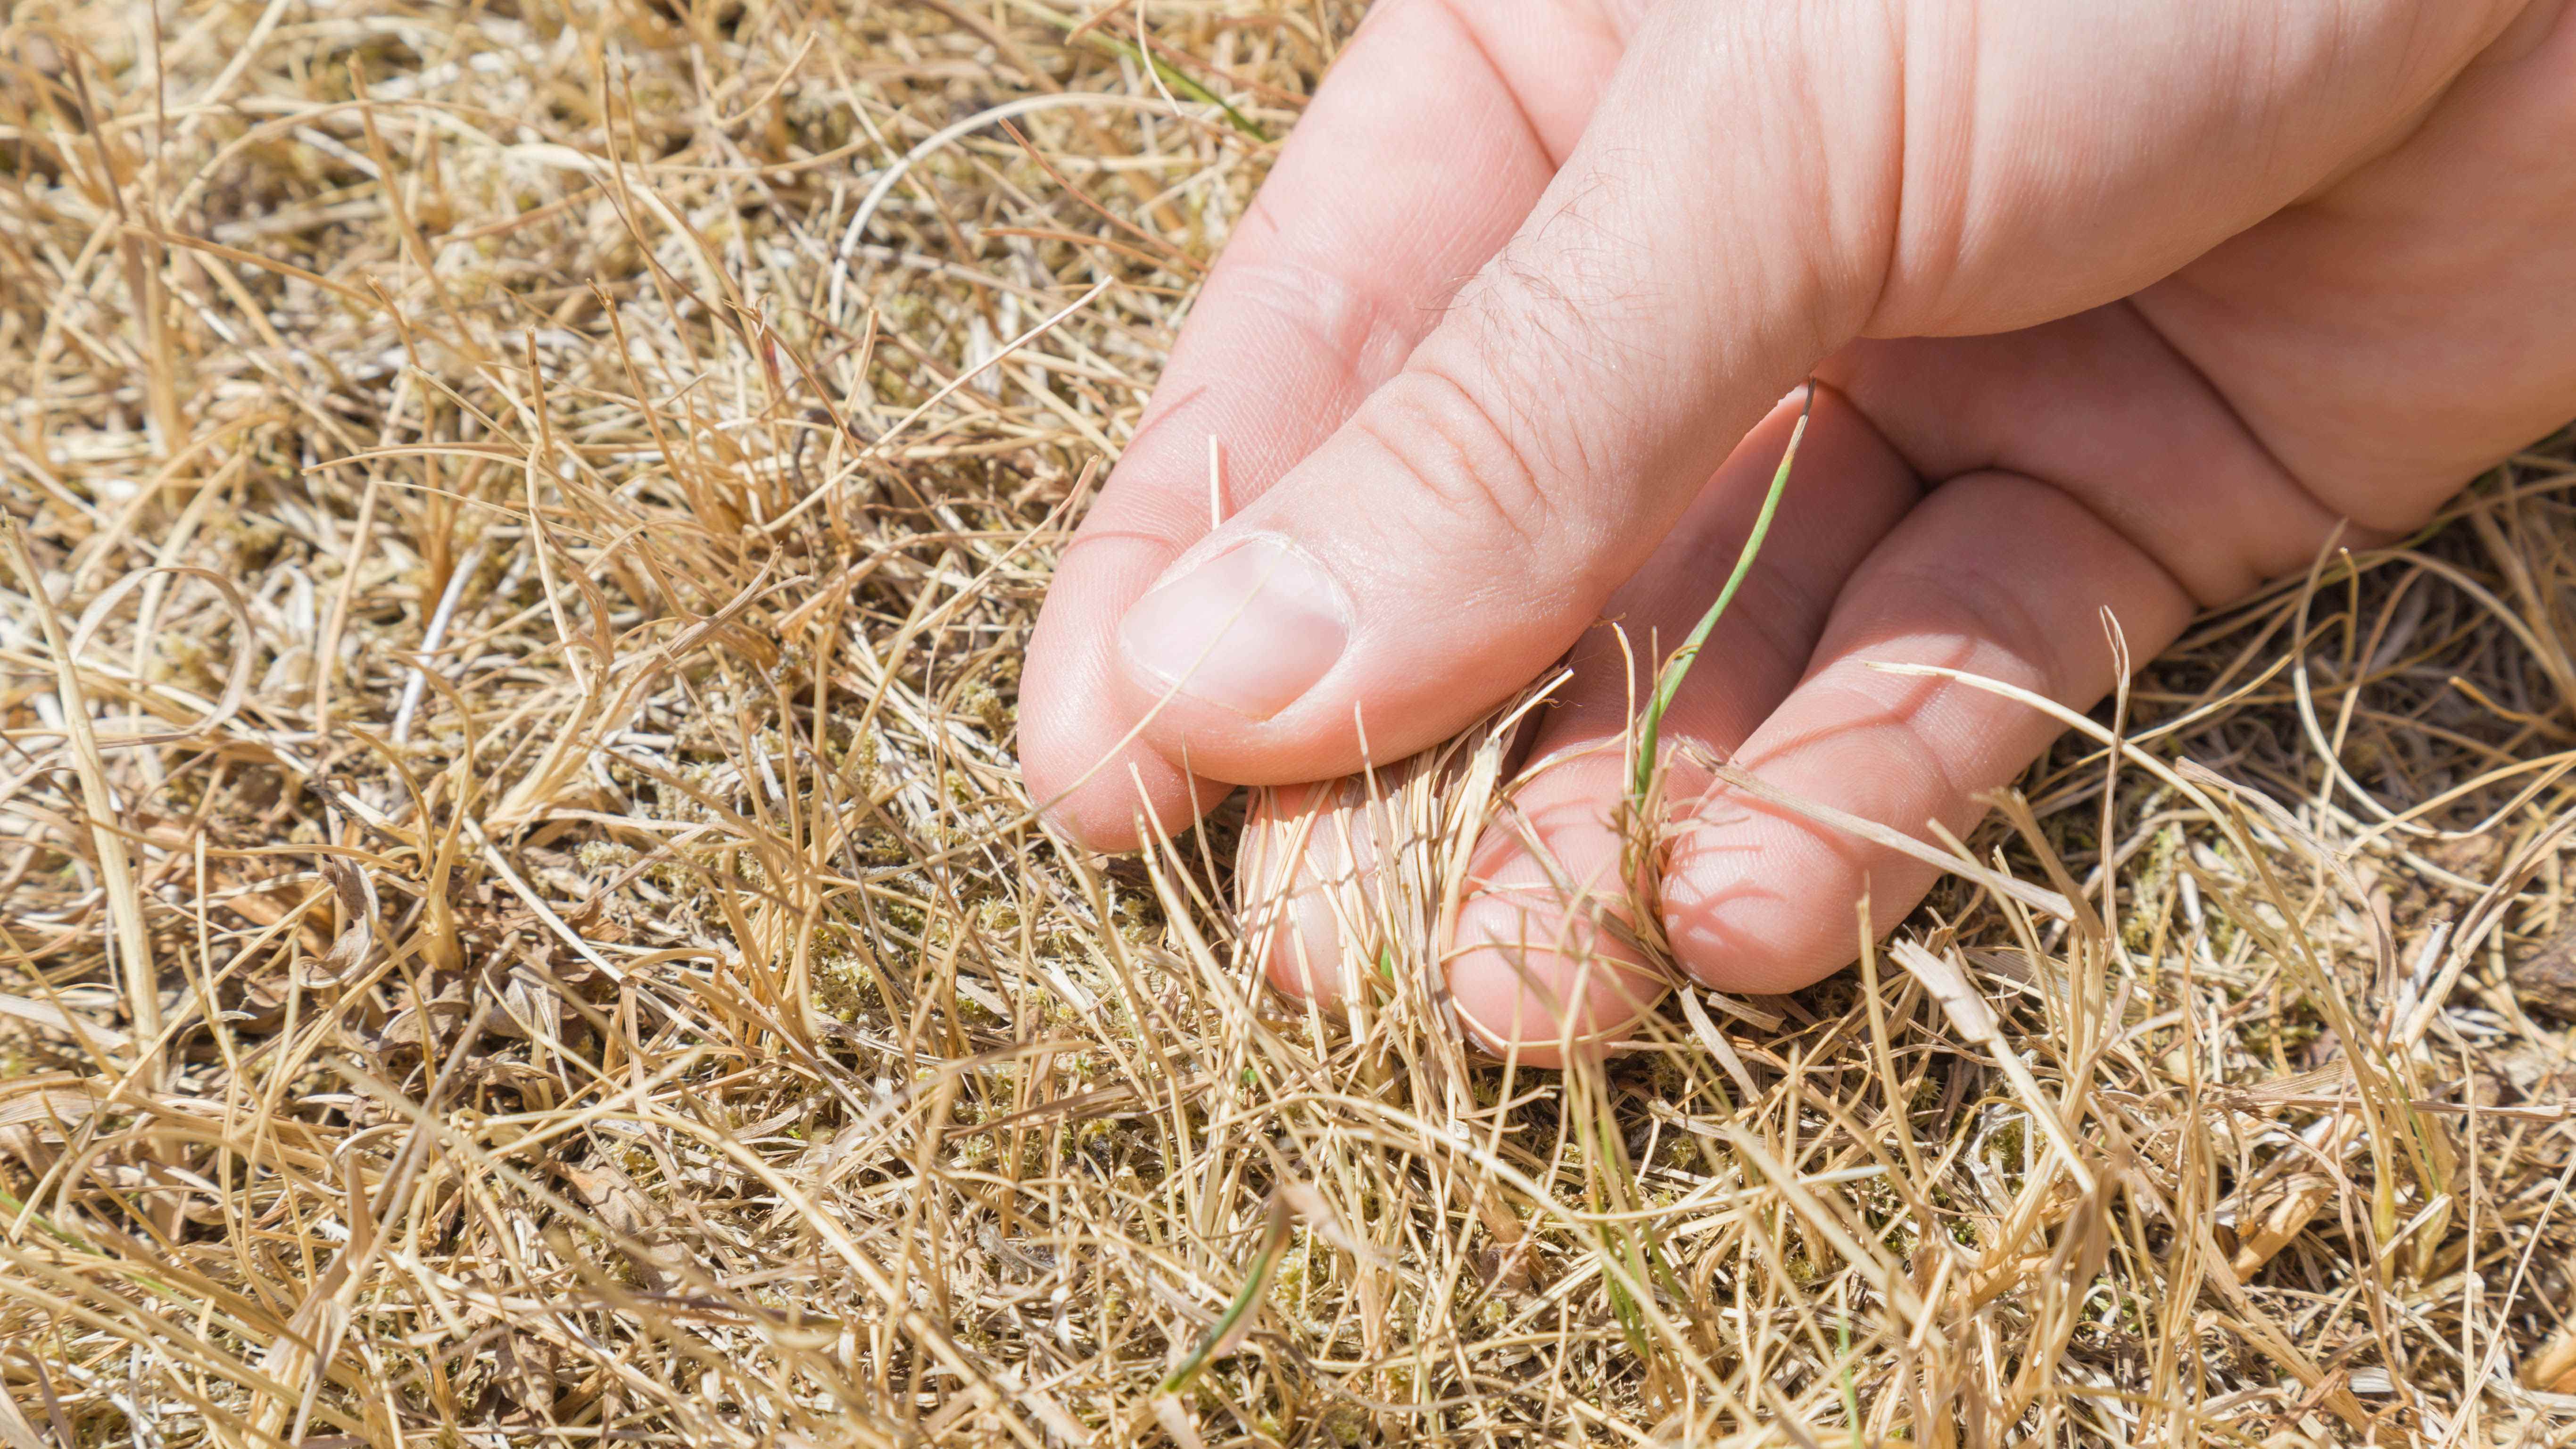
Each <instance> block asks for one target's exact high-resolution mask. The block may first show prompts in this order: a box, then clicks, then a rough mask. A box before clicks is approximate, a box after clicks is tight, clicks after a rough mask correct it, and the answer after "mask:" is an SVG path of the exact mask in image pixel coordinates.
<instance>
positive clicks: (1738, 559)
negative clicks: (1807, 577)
mask: <svg viewBox="0 0 2576 1449" xmlns="http://www.w3.org/2000/svg"><path fill="white" fill-rule="evenodd" d="M1815 411H1816V385H1815V384H1814V383H1812V382H1811V383H1809V384H1807V400H1806V402H1805V403H1804V404H1803V405H1801V406H1800V407H1799V409H1798V424H1797V426H1796V427H1794V428H1791V429H1790V430H1789V446H1788V448H1787V450H1785V451H1784V452H1782V453H1781V454H1780V467H1779V469H1778V470H1777V471H1775V472H1773V473H1772V475H1771V491H1770V492H1769V493H1767V494H1765V495H1764V496H1763V499H1762V511H1761V513H1759V514H1757V515H1755V517H1754V519H1753V531H1752V532H1751V533H1749V534H1746V535H1745V537H1744V548H1743V550H1742V551H1741V552H1739V553H1737V554H1736V556H1735V571H1734V572H1733V573H1730V574H1728V575H1727V576H1726V587H1724V588H1722V589H1720V590H1718V591H1717V602H1715V603H1713V604H1710V605H1709V606H1708V612H1707V613H1705V614H1702V615H1700V616H1699V623H1698V624H1697V625H1695V626H1693V627H1692V629H1691V632H1690V637H1689V638H1688V639H1685V640H1683V641H1682V647H1680V648H1679V649H1676V650H1674V651H1673V654H1672V657H1671V658H1670V659H1667V660H1665V661H1664V667H1663V669H1662V670H1661V671H1660V672H1659V673H1658V674H1657V676H1656V679H1655V694H1654V698H1652V699H1651V700H1648V701H1647V703H1646V723H1645V729H1644V731H1643V733H1642V735H1641V736H1640V738H1639V739H1638V741H1637V774H1636V778H1635V779H1634V780H1632V781H1631V782H1630V783H1629V787H1628V788H1629V793H1630V794H1631V795H1633V796H1634V797H1635V798H1636V800H1637V801H1638V802H1639V803H1640V804H1642V803H1643V802H1644V800H1645V798H1646V789H1647V787H1648V786H1650V785H1652V784H1653V783H1654V781H1655V747H1656V744H1657V742H1658V741H1659V740H1660V739H1661V737H1662V734H1663V727H1664V711H1665V710H1667V709H1669V708H1671V707H1672V703H1673V697H1674V696H1675V695H1677V694H1680V693H1681V691H1682V681H1683V680H1684V679H1685V678H1687V677H1689V675H1690V670H1691V663H1692V661H1694V660H1696V659H1698V658H1699V651H1700V646H1701V645H1704V644H1706V643H1707V642H1708V636H1709V634H1710V633H1711V632H1712V631H1714V630H1715V629H1716V628H1717V621H1718V620H1719V619H1720V618H1721V617H1723V616H1724V615H1725V613H1726V606H1727V605H1729V604H1731V603H1733V602H1735V591H1736V590H1737V589H1740V588H1742V587H1743V586H1744V578H1745V575H1747V574H1750V573H1752V572H1753V560H1754V559H1756V558H1758V557H1760V556H1761V553H1762V540H1763V538H1764V537H1765V536H1767V535H1768V534H1769V533H1770V532H1771V517H1772V515H1773V514H1775V513H1777V512H1779V511H1780V495H1781V494H1782V493H1783V492H1785V491H1787V489H1788V486H1789V469H1790V467H1791V465H1793V464H1795V463H1796V462H1797V461H1798V442H1799V440H1800V439H1802V438H1804V437H1806V436H1807V419H1808V418H1809V417H1811V416H1813V415H1814V413H1815Z"/></svg>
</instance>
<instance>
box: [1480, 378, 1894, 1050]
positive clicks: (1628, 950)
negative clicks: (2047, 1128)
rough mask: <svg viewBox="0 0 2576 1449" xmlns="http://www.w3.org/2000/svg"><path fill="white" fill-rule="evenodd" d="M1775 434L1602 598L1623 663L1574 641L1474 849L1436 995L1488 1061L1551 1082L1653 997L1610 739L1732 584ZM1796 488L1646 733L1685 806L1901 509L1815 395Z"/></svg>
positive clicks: (1796, 669)
mask: <svg viewBox="0 0 2576 1449" xmlns="http://www.w3.org/2000/svg"><path fill="white" fill-rule="evenodd" d="M1793 421H1794V415H1793V411H1792V410H1790V409H1786V408H1784V409H1783V410H1781V411H1778V412H1775V413H1774V414H1773V415H1772V417H1771V418H1769V419H1768V420H1766V422H1765V423H1764V425H1763V426H1762V427H1760V428H1758V429H1756V430H1755V432H1754V433H1753V435H1752V436H1751V437H1749V438H1748V439H1747V440H1746V441H1745V445H1744V446H1743V447H1742V448H1741V449H1739V450H1738V451H1737V452H1736V454H1735V456H1734V457H1732V458H1730V459H1729V460H1728V462H1727V465H1726V467H1725V469H1723V470H1722V471H1721V472H1720V474H1719V477H1718V480H1717V483H1716V485H1715V486H1714V487H1713V488H1712V489H1711V492H1710V495H1709V496H1708V497H1707V498H1706V499H1704V501H1703V502H1702V503H1701V504H1699V505H1695V507H1694V513H1695V514H1697V515H1698V516H1697V517H1694V518H1692V519H1690V520H1688V523H1689V525H1690V526H1688V527H1686V528H1685V530H1684V531H1683V532H1682V533H1680V534H1677V535H1676V538H1675V542H1674V544H1673V545H1672V546H1669V547H1667V548H1666V549H1664V550H1663V551H1661V552H1659V553H1658V554H1657V555H1656V556H1655V558H1654V560H1653V561H1652V562H1650V563H1649V564H1648V565H1647V567H1646V568H1645V569H1644V570H1642V571H1641V572H1640V573H1639V575H1638V577H1637V578H1636V579H1635V580H1634V581H1632V582H1631V584H1630V585H1629V586H1628V587H1627V588H1625V589H1623V590H1621V592H1620V594H1619V595H1618V596H1617V599H1616V601H1615V604H1614V614H1613V617H1616V618H1618V619H1619V620H1620V621H1621V623H1622V625H1623V627H1624V628H1625V630H1626V631H1627V634H1628V639H1629V643H1630V645H1631V646H1632V647H1631V648H1630V649H1629V650H1627V651H1622V650H1621V649H1620V648H1619V641H1618V640H1617V639H1616V638H1615V637H1613V636H1611V635H1610V633H1609V631H1607V630H1600V629H1596V630H1594V631H1592V632H1591V633H1590V634H1588V635H1587V636H1586V637H1585V640H1584V643H1583V644H1582V645H1581V646H1579V647H1578V648H1577V650H1576V653H1575V657H1574V660H1573V665H1574V674H1573V678H1572V679H1571V680H1569V681H1568V686H1567V688H1566V690H1565V692H1564V695H1563V699H1564V703H1563V705H1562V707H1561V708H1559V709H1558V710H1556V711H1554V712H1552V713H1551V714H1550V715H1548V716H1547V717H1546V719H1545V722H1544V724H1543V725H1542V728H1541V733H1540V736H1539V738H1538V740H1537V741H1536V743H1535V745H1534V758H1536V759H1538V760H1540V761H1541V762H1542V764H1541V765H1540V766H1539V767H1538V768H1536V769H1533V770H1531V771H1529V772H1527V773H1525V774H1524V776H1523V778H1522V781H1521V783H1520V784H1519V785H1518V786H1517V787H1516V788H1515V790H1514V793H1513V798H1512V804H1513V807H1514V808H1513V811H1512V812H1511V814H1510V815H1509V816H1507V817H1506V818H1505V819H1504V820H1502V821H1501V822H1498V824H1497V825H1496V826H1495V827H1494V828H1491V829H1489V830H1488V831H1487V832H1486V835H1485V838H1484V839H1483V840H1482V841H1481V842H1479V845H1478V850H1477V854H1476V858H1475V860H1474V862H1473V863H1472V865H1471V866H1470V878H1469V891H1470V894H1469V896H1468V899H1467V901H1466V902H1465V904H1464V905H1463V906H1462V907H1461V908H1460V911H1459V916H1458V926H1457V933H1456V937H1455V940H1454V942H1453V943H1452V947H1451V956H1450V960H1449V967H1448V981H1449V990H1450V993H1451V996H1452V998H1453V1000H1454V1002H1455V1004H1456V1007H1457V1010H1458V1014H1459V1017H1460V1019H1461V1020H1462V1022H1463V1023H1464V1024H1465V1026H1466V1028H1467V1030H1468V1031H1469V1033H1470V1034H1471V1035H1472V1036H1474V1037H1475V1038H1476V1040H1477V1041H1478V1042H1479V1043H1480V1044H1481V1045H1483V1046H1484V1047H1485V1048H1486V1049H1487V1050H1489V1051H1493V1052H1495V1053H1497V1054H1500V1053H1503V1052H1505V1051H1506V1050H1517V1053H1518V1059H1519V1060H1521V1061H1523V1062H1526V1063H1529V1064H1531V1065H1536V1066H1554V1065H1559V1064H1561V1063H1562V1062H1563V1061H1564V1059H1565V1057H1566V1055H1567V1054H1568V1053H1569V1052H1571V1051H1575V1050H1580V1049H1582V1048H1584V1047H1586V1046H1590V1045H1595V1044H1598V1043H1602V1042H1606V1041H1609V1040H1613V1039H1616V1038H1618V1037H1620V1036H1623V1035H1625V1034H1626V1030H1627V1028H1628V1027H1629V1026H1630V1025H1632V1024H1633V1023H1634V1022H1635V1021H1636V1020H1637V1019H1638V1018H1640V1017H1642V1016H1643V1015H1644V1014H1645V1013H1646V1012H1647V1011H1648V1010H1650V1009H1651V1008H1652V1007H1653V1005H1654V1003H1655V1002H1656V1001H1657V1000H1660V999H1661V997H1662V995H1663V990H1664V982H1663V980H1662V977H1661V974H1660V972H1659V971H1657V970H1655V969H1653V968H1649V967H1648V966H1647V965H1646V964H1645V962H1646V960H1647V953H1646V952H1644V951H1643V950H1641V949H1640V948H1639V946H1638V944H1637V943H1636V940H1635V936H1634V932H1633V929H1632V928H1631V926H1630V922H1631V921H1632V919H1633V916H1632V910H1633V907H1632V902H1633V901H1635V900H1640V899H1642V900H1645V901H1652V900H1653V899H1654V892H1653V887H1652V883H1651V882H1644V883H1632V882H1630V881H1627V880H1625V879H1623V878H1622V876H1621V872H1622V867H1623V863H1635V864H1643V865H1645V866H1646V867H1647V868H1648V869H1651V868H1652V862H1651V861H1650V860H1648V861H1642V862H1640V861H1635V860H1634V858H1633V856H1632V854H1631V852H1630V850H1629V847H1628V842H1627V841H1626V840H1624V839H1623V838H1622V836H1621V833H1620V820H1619V814H1620V811H1621V808H1622V805H1623V802H1624V801H1625V800H1626V798H1627V797H1628V794H1629V791H1630V787H1631V783H1632V782H1631V779H1630V771H1631V769H1632V762H1631V760H1630V758H1629V756H1628V753H1627V750H1626V743H1627V740H1628V737H1629V722H1630V721H1631V720H1632V719H1634V718H1635V717H1636V713H1637V711H1638V708H1639V704H1640V701H1642V700H1643V699H1644V698H1645V697H1646V695H1647V693H1648V692H1649V691H1650V690H1651V688H1652V681H1653V677H1654V671H1655V670H1656V669H1657V667H1658V666H1659V665H1660V663H1661V661H1662V660H1663V659H1664V658H1665V656H1666V655H1668V654H1669V653H1670V651H1671V650H1672V648H1673V647H1674V645H1675V644H1677V643H1678V642H1679V641H1680V640H1681V639H1683V638H1685V637H1687V635H1688V634H1689V632H1690V630H1691V628H1692V626H1693V625H1695V624H1696V623H1697V622H1698V620H1699V617H1700V615H1701V613H1702V612H1703V611H1705V610H1706V608H1707V607H1708V605H1709V603H1710V602H1711V601H1712V599H1713V598H1714V597H1715V595H1716V593H1717V590H1718V588H1719V586H1720V584H1721V583H1722V582H1723V581H1724V579H1725V577H1726V575H1727V573H1728V572H1729V571H1730V570H1731V569H1732V567H1733V565H1734V562H1735V559H1736V556H1737V554H1738V552H1739V551H1740V550H1741V548H1742V546H1743V541H1744V538H1745V535H1746V533H1747V531H1748V530H1749V529H1750V527H1751V525H1752V522H1753V517H1754V514H1755V512H1756V510H1757V509H1758V507H1759V504H1760V501H1761V497H1762V495H1763V493H1764V492H1765V491H1766V489H1767V487H1768V485H1769V483H1770V480H1771V475H1772V471H1773V469H1774V468H1775V467H1776V466H1777V464H1778V462H1779V458H1780V453H1781V449H1782V448H1783V447H1784V446H1785V444H1786V442H1787V438H1788V433H1789V429H1790V426H1791V424H1792V422H1793ZM1796 468H1797V479H1796V483H1795V485H1794V486H1793V487H1792V489H1791V491H1789V492H1788V493H1787V494H1785V495H1784V497H1783V501H1782V504H1781V509H1780V513H1779V516H1778V518H1777V519H1776V520H1775V522H1774V525H1773V528H1772V531H1771V533H1770V535H1769V536H1768V538H1767V539H1766V540H1765V542H1764V544H1763V547H1762V551H1761V553H1760V554H1759V556H1758V557H1757V558H1756V560H1755V564H1754V568H1753V571H1752V572H1751V573H1750V574H1748V575H1747V576H1746V580H1745V585H1744V588H1743V590H1742V591H1741V592H1739V593H1738V594H1737V595H1736V597H1735V599H1734V600H1733V601H1732V602H1731V603H1730V604H1729V606H1728V609H1727V612H1726V614H1725V615H1724V616H1723V617H1722V618H1721V619H1720V620H1719V623H1718V626H1717V629H1716V630H1715V631H1714V632H1713V633H1712V634H1711V635H1710V637H1709V641H1708V643H1707V645H1706V646H1705V647H1704V648H1703V649H1702V650H1701V652H1700V655H1699V657H1698V659H1697V660H1696V661H1695V663H1694V664H1693V666H1692V669H1691V673H1690V674H1689V676H1688V677H1687V679H1686V682H1685V684H1684V687H1683V689H1682V691H1681V693H1680V694H1678V695H1677V696H1676V697H1675V698H1674V700H1673V703H1672V706H1671V708H1670V709H1669V710H1667V711H1666V713H1665V715H1664V717H1663V722H1662V726H1661V729H1660V731H1659V734H1660V741H1659V743H1660V747H1661V749H1662V751H1663V753H1664V755H1665V756H1666V758H1667V760H1668V761H1669V762H1671V763H1672V764H1673V765H1674V767H1675V768H1681V769H1683V770H1684V773H1683V775H1682V776H1681V778H1680V780H1679V781H1677V782H1676V783H1677V784H1678V785H1679V786H1680V787H1681V788H1682V789H1684V790H1686V791H1690V792H1692V793H1695V792H1696V783H1697V782H1699V781H1704V780H1705V779H1706V776H1705V774H1698V773H1691V772H1689V771H1688V770H1687V768H1686V767H1683V766H1681V765H1680V761H1682V760H1683V759H1686V758H1688V757H1691V756H1693V755H1700V754H1712V753H1713V754H1719V755H1724V754H1728V753H1731V752H1732V751H1733V750H1734V749H1735V747H1736V746H1737V745H1738V744H1739V743H1741V742H1742V741H1743V740H1744V739H1745V737H1746V736H1748V735H1750V734H1751V733H1753V731H1754V730H1755V728H1756V727H1757V726H1759V725H1760V724H1761V722H1762V721H1763V719H1764V718H1765V717H1766V716H1768V715H1769V714H1770V713H1771V710H1772V708H1773V707H1774V706H1775V705H1777V704H1778V703H1779V702H1780V701H1781V700H1782V699H1783V698H1784V697H1786V696H1787V694H1788V693H1789V691H1790V689H1791V688H1792V686H1794V685H1795V684H1796V682H1797V679H1798V676H1799V674H1800V672H1801V671H1802V670H1803V669H1804V668H1805V667H1806V663H1807V660H1808V658H1809V656H1810V654H1811V652H1812V650H1813V646H1814V644H1815V642H1816V639H1817V637H1818V635H1819V633H1820V632H1821V631H1822V630H1823V628H1824V625H1825V619H1826V616H1827V612H1828V611H1829V610H1830V609H1831V607H1832V605H1833V600H1834V597H1835V595H1836V593H1837V592H1838V591H1839V589H1840V588H1841V585H1842V582H1843V580H1844V579H1845V578H1846V577H1847V576H1848V575H1849V574H1850V572H1851V570H1852V569H1853V567H1854V566H1856V565H1857V564H1858V563H1859V562H1860V561H1861V559H1862V558H1863V557H1865V556H1866V555H1867V554H1868V552H1869V551H1870V549H1871V548H1872V547H1873V546H1875V545H1876V544H1877V543H1878V541H1879V540H1880V539H1881V538H1883V537H1884V536H1885V535H1886V534H1887V532H1888V530H1890V529H1891V528H1894V527H1896V526H1897V524H1898V521H1899V520H1900V519H1901V518H1902V517H1903V516H1904V512H1905V510H1906V509H1908V508H1909V507H1911V506H1912V505H1913V504H1914V502H1915V500H1916V499H1917V498H1918V497H1919V496H1920V490H1919V488H1918V485H1917V482H1916V479H1915V476H1914V474H1913V472H1912V471H1911V470H1910V469H1908V468H1907V467H1906V466H1905V465H1904V462H1903V461H1902V460H1901V459H1899V458H1898V457H1897V456H1896V455H1895V453H1894V452H1893V451H1892V450H1890V449H1889V448H1888V446H1887V444H1886V443H1885V442H1884V441H1883V440H1882V439H1881V438H1880V437H1879V436H1878V434H1877V432H1876V430H1875V429H1873V428H1872V427H1871V426H1870V425H1869V423H1868V422H1867V421H1866V420H1865V419H1863V418H1862V417H1861V416H1860V415H1859V414H1858V413H1856V412H1855V411H1853V409H1852V408H1851V406H1850V404H1849V403H1847V402H1845V401H1844V400H1843V399H1842V398H1841V397H1840V396H1838V395H1836V394H1834V393H1833V392H1830V391H1821V392H1819V394H1818V396H1817V401H1816V411H1815V415H1814V416H1813V418H1812V419H1811V420H1810V423H1809V427H1808V431H1807V435H1806V438H1805V440H1804V442H1803V443H1802V444H1801V445H1800V450H1799V458H1798V461H1797V464H1796ZM1636 884H1643V885H1644V887H1645V888H1644V889H1643V890H1642V891H1640V890H1636V889H1633V886H1634V885H1636Z"/></svg>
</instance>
